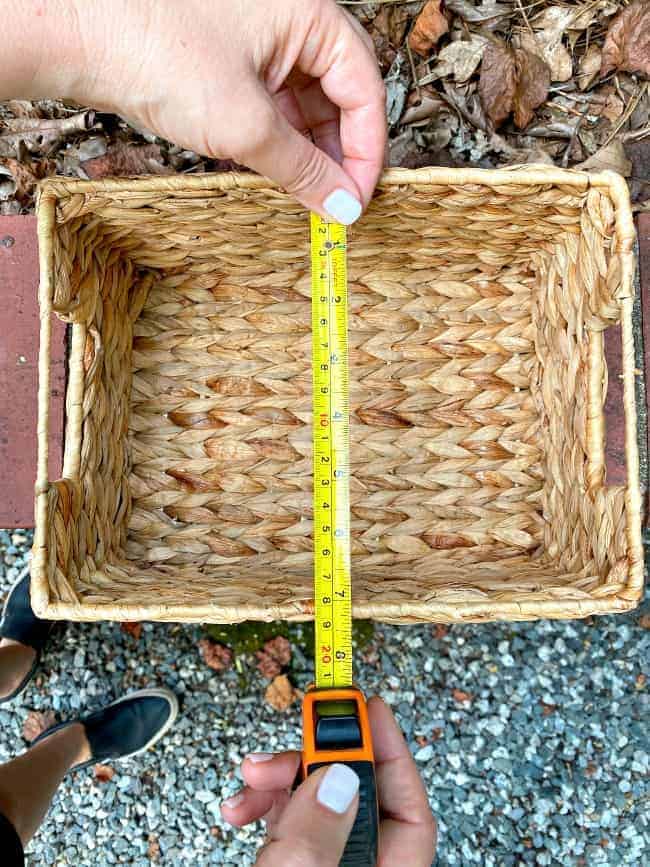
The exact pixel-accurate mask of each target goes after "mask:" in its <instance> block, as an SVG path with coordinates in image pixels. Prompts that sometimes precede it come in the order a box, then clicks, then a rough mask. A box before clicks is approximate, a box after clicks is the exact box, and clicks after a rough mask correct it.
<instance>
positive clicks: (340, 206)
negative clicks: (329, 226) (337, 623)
mask: <svg viewBox="0 0 650 867" xmlns="http://www.w3.org/2000/svg"><path fill="white" fill-rule="evenodd" d="M323 208H324V209H325V210H326V211H327V213H328V214H329V215H330V217H331V218H332V219H333V220H336V222H337V223H343V224H344V225H345V226H349V225H350V224H351V223H354V222H355V221H356V220H358V219H359V217H360V216H361V211H362V210H363V208H362V207H361V202H360V201H359V200H358V199H355V197H354V196H353V195H352V194H351V193H348V191H347V190H343V189H340V190H334V192H333V193H330V194H329V196H328V197H327V198H326V199H325V201H324V202H323Z"/></svg>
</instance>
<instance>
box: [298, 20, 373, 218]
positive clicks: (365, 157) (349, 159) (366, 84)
mask: <svg viewBox="0 0 650 867" xmlns="http://www.w3.org/2000/svg"><path fill="white" fill-rule="evenodd" d="M319 5H320V4H316V6H317V7H318V6H319ZM315 14H316V15H317V18H316V20H315V21H314V29H315V31H316V32H315V33H312V34H310V38H309V39H307V40H306V42H305V45H304V46H303V49H302V51H301V54H300V56H299V58H298V67H299V68H300V69H301V70H302V71H303V72H304V73H306V74H307V75H311V76H313V77H314V78H318V79H320V83H321V87H322V89H323V92H324V93H325V95H326V96H327V97H329V99H330V100H331V101H332V102H333V103H334V105H336V106H338V108H339V109H340V112H341V119H340V136H341V148H342V151H343V162H342V167H343V169H344V171H345V172H346V173H347V174H348V175H349V176H350V177H351V178H352V179H353V180H354V181H355V183H356V184H357V186H358V188H359V192H360V194H361V197H362V200H363V204H364V205H367V204H368V202H369V201H370V199H371V197H372V193H373V191H374V189H375V186H376V184H377V180H378V179H379V175H380V173H381V170H382V167H383V164H384V154H385V150H386V139H387V134H388V133H387V127H386V93H385V88H384V84H383V81H382V80H381V75H380V72H379V65H378V63H377V59H376V58H375V56H374V55H373V54H372V53H371V52H370V51H369V50H368V46H367V44H366V43H365V41H364V40H363V39H362V37H361V35H360V34H359V33H357V31H356V30H355V28H354V27H353V26H352V25H351V23H350V21H349V20H348V19H347V17H346V15H345V14H344V13H343V12H342V11H341V10H340V9H339V8H338V7H337V6H336V5H335V4H334V3H331V4H330V3H328V4H327V5H326V6H324V7H323V8H320V9H319V8H316V10H315ZM314 49H315V50H314Z"/></svg>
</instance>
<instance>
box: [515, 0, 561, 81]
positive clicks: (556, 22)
mask: <svg viewBox="0 0 650 867" xmlns="http://www.w3.org/2000/svg"><path fill="white" fill-rule="evenodd" d="M572 17H573V11H572V10H571V9H568V8H566V7H564V6H549V7H547V8H546V9H545V10H544V11H543V12H542V13H541V14H540V15H538V16H537V17H536V18H535V19H534V21H533V28H534V32H531V31H530V30H528V29H523V30H520V31H519V32H518V33H517V34H516V39H515V41H514V42H515V47H517V48H524V49H525V50H526V51H530V52H531V54H537V56H538V57H541V59H542V60H543V61H544V62H545V63H546V65H547V66H548V68H549V69H550V71H551V81H568V80H569V79H570V78H571V75H572V73H573V61H572V59H571V55H570V54H569V52H568V50H567V48H566V46H565V45H564V44H563V42H562V37H563V36H564V34H565V32H566V30H567V29H568V27H569V25H570V23H571V19H572Z"/></svg>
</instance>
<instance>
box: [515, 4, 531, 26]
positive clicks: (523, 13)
mask: <svg viewBox="0 0 650 867" xmlns="http://www.w3.org/2000/svg"><path fill="white" fill-rule="evenodd" d="M516 3H517V9H519V11H520V12H521V17H522V18H523V19H524V21H525V22H526V27H527V28H528V29H529V30H530V32H531V33H532V32H533V28H532V27H531V26H530V21H529V20H528V15H526V10H525V9H524V7H523V6H522V4H521V0H516Z"/></svg>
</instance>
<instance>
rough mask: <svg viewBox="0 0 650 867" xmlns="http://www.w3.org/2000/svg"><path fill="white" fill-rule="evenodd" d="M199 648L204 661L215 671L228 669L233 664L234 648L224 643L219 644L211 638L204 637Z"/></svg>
mask: <svg viewBox="0 0 650 867" xmlns="http://www.w3.org/2000/svg"><path fill="white" fill-rule="evenodd" d="M199 650H200V652H201V656H202V657H203V661H204V662H205V664H206V665H207V666H208V668H211V669H212V670H213V671H227V670H228V669H229V668H230V666H231V665H232V662H233V658H232V650H230V648H229V647H224V645H223V644H218V643H217V642H216V641H211V640H210V639H209V638H202V639H201V641H199Z"/></svg>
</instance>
